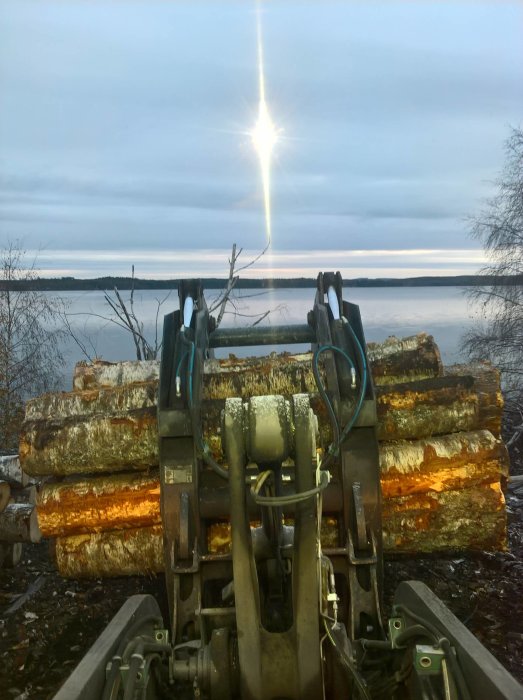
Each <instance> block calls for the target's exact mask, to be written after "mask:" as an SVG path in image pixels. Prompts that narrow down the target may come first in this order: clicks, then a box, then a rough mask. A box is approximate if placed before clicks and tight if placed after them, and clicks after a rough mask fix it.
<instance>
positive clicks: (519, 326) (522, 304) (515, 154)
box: [463, 128, 523, 437]
mask: <svg viewBox="0 0 523 700" xmlns="http://www.w3.org/2000/svg"><path fill="white" fill-rule="evenodd" d="M505 156H506V157H505V164H504V168H503V170H502V172H501V175H500V177H499V178H498V180H497V181H496V185H497V193H496V195H495V196H494V197H493V198H492V199H490V200H488V202H487V203H486V206H485V208H484V209H483V210H482V211H481V212H480V213H479V214H478V216H476V217H475V218H473V219H472V235H473V236H474V237H475V238H476V239H478V240H479V241H481V242H482V243H483V246H484V249H485V251H486V254H487V256H488V259H489V262H488V264H487V265H486V266H485V267H484V268H483V269H482V270H481V271H480V274H481V275H483V276H485V277H486V278H488V279H486V280H485V284H483V285H481V286H478V287H471V288H469V289H468V290H467V294H468V296H469V299H471V300H472V301H474V302H476V303H477V305H478V308H479V311H480V316H481V320H480V321H479V322H478V323H477V325H476V326H475V327H474V328H473V329H472V330H471V331H470V332H469V333H468V334H467V335H466V336H465V339H464V344H463V346H464V349H465V350H466V351H467V352H468V354H469V356H470V357H471V358H472V359H476V360H485V359H486V360H491V361H492V362H493V363H494V364H496V365H497V366H498V367H499V368H500V370H501V372H502V377H503V385H504V392H505V398H506V405H507V411H508V412H509V413H512V414H513V415H512V416H511V420H510V422H511V423H512V424H513V425H514V429H515V431H516V432H515V433H514V436H516V437H517V435H518V434H521V433H523V131H522V129H521V128H515V129H512V131H511V133H510V135H509V137H508V139H507V140H506V142H505Z"/></svg>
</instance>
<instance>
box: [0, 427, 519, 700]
mask: <svg viewBox="0 0 523 700" xmlns="http://www.w3.org/2000/svg"><path fill="white" fill-rule="evenodd" d="M511 453H512V454H511V457H512V465H513V466H512V470H513V473H514V474H521V473H523V441H521V440H520V442H519V444H518V445H515V446H513V448H512V450H511ZM507 513H508V523H509V550H508V551H507V552H504V553H496V554H492V553H487V552H484V553H481V552H480V553H476V554H474V555H464V554H461V553H460V554H459V555H455V556H446V557H430V556H429V557H418V558H416V559H411V558H409V559H407V558H403V557H400V558H395V559H389V560H387V562H386V564H385V602H386V606H387V605H390V601H391V599H392V595H393V593H394V590H395V588H396V587H397V585H398V583H399V582H400V581H403V580H410V579H418V580H421V581H423V582H425V583H427V585H429V586H430V587H431V588H432V590H434V592H435V593H436V594H437V595H438V596H439V597H440V598H441V599H442V600H443V601H444V602H445V603H446V604H447V605H448V606H449V608H450V609H451V610H452V611H453V612H454V613H455V614H456V615H457V617H458V618H459V619H460V620H461V621H462V622H464V623H465V624H466V626H467V627H468V628H469V629H470V630H471V631H472V632H473V633H474V634H475V635H476V636H477V637H478V638H479V639H480V641H481V642H482V643H483V644H484V645H485V646H486V647H487V648H488V649H489V650H490V651H491V652H492V653H493V654H494V656H496V657H497V658H498V659H499V661H501V663H502V664H503V665H504V666H505V667H506V668H507V669H508V670H509V671H510V672H511V673H512V674H513V675H514V676H515V677H516V678H518V680H519V681H520V682H523V664H522V661H523V486H521V487H520V493H519V494H518V490H517V489H509V490H508V491H507ZM135 593H152V594H153V595H154V596H155V597H157V598H158V599H159V600H160V602H161V604H162V606H163V607H164V606H165V591H164V582H163V577H161V576H159V577H154V578H143V577H142V578H138V577H132V578H118V579H113V580H103V581H102V580H98V581H83V580H65V579H62V578H60V577H59V576H58V575H57V573H56V572H55V571H54V568H53V565H52V563H51V559H50V557H49V554H48V546H47V544H46V543H45V542H44V543H41V544H39V545H26V546H25V551H24V556H23V560H22V562H21V563H20V564H19V565H18V567H17V568H16V569H11V570H10V569H0V697H1V698H2V699H4V698H5V699H6V700H33V699H34V700H48V699H50V698H52V697H53V696H54V694H55V693H56V691H57V690H58V688H59V687H60V685H61V684H62V683H63V681H64V680H65V679H66V678H67V676H68V675H69V674H70V672H71V671H72V669H73V668H74V666H75V665H76V664H77V663H78V661H79V660H80V659H81V658H82V656H83V655H84V654H85V652H86V651H87V649H88V648H89V646H90V645H91V644H92V643H93V642H94V640H95V639H96V637H97V636H98V635H99V634H100V632H101V631H102V629H103V628H104V627H105V625H106V624H107V623H108V622H109V620H110V619H111V617H112V616H113V615H114V614H115V613H116V612H117V610H118V609H119V608H120V606H121V605H122V604H123V602H124V601H125V600H126V599H127V598H128V597H129V596H130V595H133V594H135Z"/></svg>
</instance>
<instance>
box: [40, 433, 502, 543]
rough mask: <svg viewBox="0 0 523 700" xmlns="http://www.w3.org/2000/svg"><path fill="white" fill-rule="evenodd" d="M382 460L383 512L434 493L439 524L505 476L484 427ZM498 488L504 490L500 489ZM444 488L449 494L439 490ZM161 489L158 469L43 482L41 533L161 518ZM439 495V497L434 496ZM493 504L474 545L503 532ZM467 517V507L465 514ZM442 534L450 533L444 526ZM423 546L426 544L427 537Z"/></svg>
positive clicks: (407, 444)
mask: <svg viewBox="0 0 523 700" xmlns="http://www.w3.org/2000/svg"><path fill="white" fill-rule="evenodd" d="M380 463H381V487H382V493H383V508H384V512H388V513H391V514H396V515H397V514H398V513H400V512H402V511H401V509H400V508H399V506H400V505H401V504H402V503H406V504H407V505H406V506H405V509H406V510H405V512H406V513H407V515H408V512H409V511H408V509H409V508H410V507H412V508H414V507H415V505H412V504H417V503H418V502H419V503H429V504H430V503H432V500H431V499H433V498H436V501H435V502H436V503H439V506H438V508H439V512H440V516H441V519H442V522H446V521H447V520H449V522H450V520H451V518H452V517H454V516H455V515H456V512H457V511H458V510H459V508H461V506H460V503H462V498H465V503H468V502H469V501H467V500H466V499H467V498H468V497H469V496H470V494H472V493H474V494H476V497H477V498H480V496H479V494H480V493H481V491H485V493H486V494H487V495H488V496H489V497H490V499H489V498H487V499H486V501H485V508H487V507H490V506H492V503H493V501H492V498H493V497H492V493H491V491H492V490H493V489H494V486H495V485H496V484H497V485H498V487H499V484H500V479H502V478H503V477H504V476H505V475H506V474H507V470H508V455H507V451H506V448H505V447H504V445H503V444H502V443H501V442H500V441H499V440H496V439H495V438H494V437H493V436H492V435H491V434H490V433H489V432H488V431H476V432H471V433H459V434H456V435H445V436H440V437H436V438H430V439H425V440H419V441H415V442H413V441H407V440H404V441H399V442H394V443H382V444H381V445H380ZM498 487H496V488H498ZM465 491H466V492H468V494H469V496H464V497H461V496H460V495H459V494H460V493H461V492H465ZM498 491H499V493H501V491H500V490H499V488H498ZM445 493H450V494H451V496H449V497H446V496H443V495H442V494H445ZM159 494H160V485H159V480H158V476H157V475H149V476H141V475H135V474H125V475H118V476H108V477H97V478H94V479H92V480H82V481H77V482H67V481H66V482H63V483H60V484H49V483H48V484H46V485H45V486H44V487H43V489H42V491H41V493H40V495H39V501H38V519H39V523H40V528H41V530H42V532H43V534H44V535H45V536H54V535H72V534H73V533H77V532H85V533H92V532H102V531H108V530H109V531H114V530H116V529H119V530H123V529H124V528H129V529H136V528H139V527H143V526H145V525H151V524H159V523H160V521H161V515H160V500H159ZM440 495H441V499H440V500H438V498H439V496H440ZM411 497H412V498H411ZM409 498H411V500H408V499H409ZM398 499H399V500H398ZM401 499H406V500H404V501H401ZM416 499H418V500H416ZM456 499H457V500H456ZM484 500H485V499H484ZM454 501H456V504H455V503H454ZM390 503H392V504H393V505H390ZM489 504H490V506H489ZM494 505H495V506H496V509H495V510H494V511H493V510H492V508H490V510H488V508H487V509H486V510H485V511H484V512H483V515H484V516H485V525H484V528H483V529H482V530H481V532H477V533H476V537H477V542H478V543H481V544H478V546H484V547H487V546H491V544H489V543H491V542H496V543H497V544H500V541H501V540H500V537H501V534H500V533H503V532H504V527H505V526H504V512H503V511H502V510H500V509H499V508H498V505H499V503H497V501H496V502H495V503H494ZM398 509H399V510H398ZM407 515H406V516H405V517H407ZM466 515H467V513H466V511H465V512H464V514H463V517H465V516H466ZM391 517H392V515H391ZM398 517H399V516H398ZM475 517H476V518H478V517H479V518H481V513H479V514H477V516H475ZM446 519H447V520H446ZM430 523H431V524H430V527H433V528H435V529H434V531H433V532H432V536H433V538H434V542H435V544H434V546H435V548H437V547H441V546H443V545H442V544H441V542H440V543H439V544H438V542H439V535H438V532H437V528H438V527H439V520H437V521H434V522H433V521H430ZM394 528H396V529H393V532H394V534H395V536H398V537H399V534H398V533H401V528H400V526H399V525H397V526H396V525H395V526H394ZM446 532H447V536H448V537H450V535H449V532H450V531H449V528H448V527H447V530H446ZM467 532H468V531H467ZM467 532H465V534H464V535H463V537H464V538H465V539H462V538H461V535H462V533H461V531H460V530H458V531H456V532H455V533H454V534H455V538H454V539H448V540H447V541H446V544H445V546H446V547H447V548H456V549H460V548H465V547H466V546H468V545H467V544H466V543H467V542H468V539H467V538H468V537H469V535H468V534H467ZM493 533H494V534H493ZM426 536H427V537H428V535H426ZM413 546H414V545H413ZM422 546H423V547H424V548H425V547H428V545H426V544H425V540H423V544H422ZM492 546H493V545H492ZM500 546H501V545H500ZM429 549H430V547H429ZM423 551H428V549H423Z"/></svg>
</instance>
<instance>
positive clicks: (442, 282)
mask: <svg viewBox="0 0 523 700" xmlns="http://www.w3.org/2000/svg"><path fill="white" fill-rule="evenodd" d="M179 281H180V280H179V279H171V280H149V279H138V278H135V279H134V281H133V280H132V278H131V277H97V278H94V279H77V278H75V277H60V278H48V279H47V278H37V279H34V280H30V281H26V280H15V281H12V282H10V283H9V284H6V283H5V282H0V290H5V289H10V290H12V291H29V290H31V291H33V290H34V291H41V292H75V291H94V290H100V291H102V290H107V289H114V287H117V288H118V289H121V290H130V289H131V288H132V286H133V282H134V289H136V290H144V289H176V288H177V286H178V283H179ZM226 281H227V280H226V279H222V278H219V277H207V278H205V277H202V278H201V282H202V285H203V287H204V289H223V288H224V287H225V284H226ZM501 283H504V284H507V283H508V284H520V285H521V284H523V275H518V276H512V277H504V278H496V277H492V276H484V275H456V276H445V277H436V276H434V277H406V278H401V279H397V278H368V277H360V278H356V279H345V280H343V286H344V287H474V286H481V285H492V284H501ZM315 287H316V279H315V278H313V277H288V278H271V279H248V278H240V279H239V280H238V283H237V285H236V288H237V289H301V288H307V289H311V288H315Z"/></svg>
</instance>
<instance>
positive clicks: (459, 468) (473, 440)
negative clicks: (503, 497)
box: [380, 430, 509, 500]
mask: <svg viewBox="0 0 523 700" xmlns="http://www.w3.org/2000/svg"><path fill="white" fill-rule="evenodd" d="M508 469H509V456H508V452H507V448H506V447H505V445H504V444H503V442H502V441H501V440H497V439H496V438H495V437H494V436H493V435H492V434H491V433H490V432H489V431H488V430H479V431H475V432H470V433H456V434H454V435H441V436H438V437H433V438H427V439H423V440H417V441H412V442H411V441H408V440H403V441H398V442H393V443H382V444H380V471H381V490H382V494H383V498H384V500H387V499H389V498H394V497H397V496H406V495H412V494H417V493H421V494H423V493H430V492H436V493H437V492H441V491H452V490H456V489H469V488H480V487H481V485H487V486H488V484H490V483H492V482H496V483H500V482H501V481H502V480H503V481H504V480H505V479H506V477H507V476H508Z"/></svg>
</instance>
